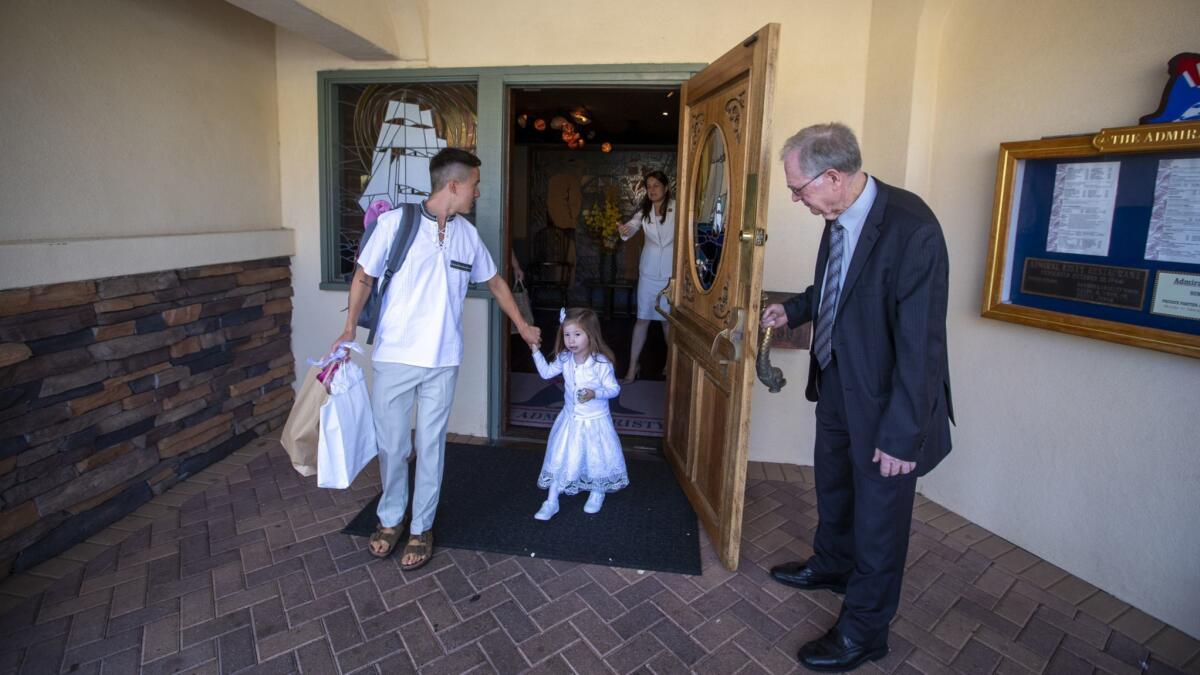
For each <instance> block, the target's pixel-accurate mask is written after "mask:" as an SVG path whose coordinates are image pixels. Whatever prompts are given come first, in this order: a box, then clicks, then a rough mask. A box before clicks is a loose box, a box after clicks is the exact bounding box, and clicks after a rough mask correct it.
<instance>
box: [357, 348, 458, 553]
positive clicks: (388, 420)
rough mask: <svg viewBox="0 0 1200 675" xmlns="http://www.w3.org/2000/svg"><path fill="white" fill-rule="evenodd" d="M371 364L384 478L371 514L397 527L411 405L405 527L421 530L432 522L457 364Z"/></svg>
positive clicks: (401, 515) (403, 491)
mask: <svg viewBox="0 0 1200 675" xmlns="http://www.w3.org/2000/svg"><path fill="white" fill-rule="evenodd" d="M373 366H374V371H375V381H374V387H373V389H372V393H371V408H372V412H373V413H374V414H375V436H376V441H377V443H378V445H379V473H380V477H381V478H382V480H383V496H382V497H380V499H379V508H378V510H377V511H376V513H377V514H378V515H379V522H380V523H382V524H383V526H384V527H396V526H397V525H399V524H400V521H401V520H403V519H404V511H405V509H406V508H407V507H408V458H409V457H410V456H411V454H412V451H413V438H412V419H413V407H414V405H415V406H416V409H417V425H416V426H417V434H416V450H417V475H416V480H415V481H414V483H415V484H414V487H413V500H412V501H413V504H412V509H413V510H412V514H413V515H412V523H411V525H410V526H409V531H410V532H412V533H413V534H420V533H422V532H425V531H426V530H428V529H429V528H430V527H432V526H433V517H434V514H435V513H436V512H437V505H438V497H439V496H440V495H441V491H442V467H443V466H444V464H445V456H446V427H447V426H448V425H449V422H450V404H451V403H453V401H454V384H455V382H456V381H457V379H458V366H452V367H448V368H422V367H420V366H410V365H406V364H403V363H379V362H376V363H374V364H373Z"/></svg>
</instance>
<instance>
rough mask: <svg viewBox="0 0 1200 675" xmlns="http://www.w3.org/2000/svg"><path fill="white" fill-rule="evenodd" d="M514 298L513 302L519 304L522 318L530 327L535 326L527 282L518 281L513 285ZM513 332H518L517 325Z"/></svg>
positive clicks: (513, 327)
mask: <svg viewBox="0 0 1200 675" xmlns="http://www.w3.org/2000/svg"><path fill="white" fill-rule="evenodd" d="M512 296H513V301H514V302H516V303H517V309H518V310H520V311H521V316H523V317H524V318H525V323H527V324H529V325H530V326H532V325H534V323H533V305H532V304H530V302H529V291H528V290H526V288H525V282H524V281H523V280H521V279H518V280H517V283H515V284H513V287H512ZM511 332H513V333H517V332H518V331H517V325H516V324H515V323H514V324H513V325H512V331H511Z"/></svg>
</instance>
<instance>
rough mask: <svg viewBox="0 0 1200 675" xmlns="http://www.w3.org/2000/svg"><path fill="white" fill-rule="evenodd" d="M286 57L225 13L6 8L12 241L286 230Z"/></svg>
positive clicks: (22, 4)
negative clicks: (280, 109)
mask: <svg viewBox="0 0 1200 675" xmlns="http://www.w3.org/2000/svg"><path fill="white" fill-rule="evenodd" d="M274 42H275V32H274V27H273V26H272V25H270V24H268V23H266V22H264V21H262V20H260V19H258V18H256V17H254V16H252V15H250V14H247V13H245V12H243V11H241V10H238V9H236V8H234V7H232V6H231V5H229V4H227V3H225V2H222V1H220V0H108V1H107V2H89V1H86V0H73V1H67V0H56V1H55V2H42V1H40V0H5V2H3V3H0V64H3V67H0V92H3V93H2V95H0V120H3V124H2V125H0V157H3V158H4V159H3V161H4V164H5V169H4V171H3V172H0V242H13V241H28V240H46V239H86V238H97V237H130V236H157V235H176V234H196V233H202V232H232V231H246V230H260V229H270V228H278V227H279V223H280V216H279V156H278V140H279V133H278V116H277V112H276V104H277V100H276V94H275V47H274ZM131 253H132V252H131Z"/></svg>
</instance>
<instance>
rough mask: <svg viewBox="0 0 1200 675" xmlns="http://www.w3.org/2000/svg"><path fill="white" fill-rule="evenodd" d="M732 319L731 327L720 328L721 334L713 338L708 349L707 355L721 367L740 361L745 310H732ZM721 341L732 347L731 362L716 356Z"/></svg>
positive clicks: (739, 308) (744, 331)
mask: <svg viewBox="0 0 1200 675" xmlns="http://www.w3.org/2000/svg"><path fill="white" fill-rule="evenodd" d="M734 317H735V318H734V322H733V326H731V327H727V328H722V329H721V332H719V333H717V334H716V336H715V337H713V342H712V346H711V347H709V349H708V353H709V354H710V355H711V356H712V357H713V358H715V359H717V363H718V364H719V365H722V366H727V365H729V364H730V363H733V362H734V361H741V360H742V338H743V337H744V336H745V333H746V330H745V327H746V310H745V309H743V308H741V307H738V308H736V309H735V310H734ZM721 340H725V341H726V342H728V343H729V344H731V345H733V359H732V360H730V359H723V358H720V357H719V356H717V345H718V344H719V343H720V342H721Z"/></svg>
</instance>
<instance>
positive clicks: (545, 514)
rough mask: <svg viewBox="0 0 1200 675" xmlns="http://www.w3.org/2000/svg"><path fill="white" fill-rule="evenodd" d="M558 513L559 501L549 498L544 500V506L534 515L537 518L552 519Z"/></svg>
mask: <svg viewBox="0 0 1200 675" xmlns="http://www.w3.org/2000/svg"><path fill="white" fill-rule="evenodd" d="M556 513H558V502H552V501H549V500H547V501H544V502H542V508H540V509H538V512H537V513H535V514H533V517H534V518H535V519H537V520H550V519H551V518H553V517H554V514H556Z"/></svg>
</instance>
